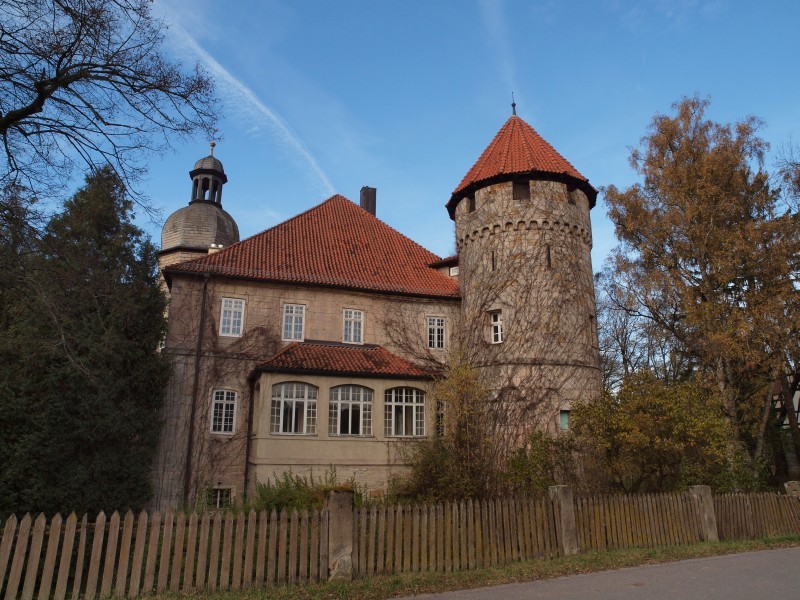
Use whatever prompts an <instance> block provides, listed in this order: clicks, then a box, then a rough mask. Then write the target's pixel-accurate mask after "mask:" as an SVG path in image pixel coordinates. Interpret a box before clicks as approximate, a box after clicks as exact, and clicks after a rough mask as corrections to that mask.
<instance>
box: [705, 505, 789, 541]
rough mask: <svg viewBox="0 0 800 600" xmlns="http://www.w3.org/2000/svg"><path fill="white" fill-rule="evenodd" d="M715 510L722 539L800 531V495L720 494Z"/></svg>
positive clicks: (758, 536)
mask: <svg viewBox="0 0 800 600" xmlns="http://www.w3.org/2000/svg"><path fill="white" fill-rule="evenodd" d="M714 512H715V514H716V516H717V530H718V531H719V539H721V540H742V539H756V538H760V537H765V536H777V535H789V534H797V533H800V498H799V497H797V496H784V495H781V494H720V495H717V496H714Z"/></svg>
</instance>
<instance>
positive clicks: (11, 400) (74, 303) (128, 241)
mask: <svg viewBox="0 0 800 600" xmlns="http://www.w3.org/2000/svg"><path fill="white" fill-rule="evenodd" d="M131 210H132V204H131V202H130V201H129V200H128V199H127V197H126V192H125V188H124V186H123V185H122V183H121V182H120V180H119V178H118V177H117V176H116V175H115V174H114V173H113V171H112V170H111V169H110V168H106V169H101V170H100V171H98V172H96V173H94V174H92V175H91V176H89V177H87V179H86V185H85V186H84V187H83V188H82V189H81V190H80V191H78V193H77V194H75V196H74V197H73V198H72V199H71V200H68V201H67V202H66V203H65V206H64V211H63V212H62V213H61V214H59V215H56V216H55V217H53V218H52V219H51V220H50V221H49V223H48V224H47V225H46V227H45V228H44V230H43V231H42V233H41V236H40V237H38V239H37V240H36V242H35V244H34V245H33V247H34V250H33V251H29V252H26V253H24V254H20V252H18V251H17V248H18V246H19V244H16V245H13V241H12V240H11V239H10V236H4V237H5V239H4V240H3V243H4V253H5V254H4V256H13V257H14V258H15V259H16V260H19V261H22V262H24V263H25V264H24V267H25V268H24V269H22V270H21V272H24V278H23V280H22V283H21V284H18V285H15V286H4V290H3V295H4V300H5V301H6V302H5V306H4V308H3V309H2V311H1V312H2V320H1V322H0V439H2V443H1V444H0V490H2V493H1V494H0V513H9V512H17V513H19V512H27V511H44V512H46V513H54V512H56V511H61V512H62V513H64V512H70V511H73V510H74V511H78V512H81V511H88V512H90V513H94V512H97V511H100V510H106V511H108V510H114V509H127V508H133V509H138V508H141V507H142V505H143V504H144V503H145V502H146V501H147V499H148V498H149V496H150V485H149V482H148V479H149V477H148V473H149V469H150V465H151V462H152V459H153V455H154V452H155V447H156V441H157V437H158V431H159V410H160V407H161V401H162V395H163V389H164V385H165V383H166V379H167V377H168V373H169V365H168V363H167V361H166V358H165V357H164V356H163V355H161V354H160V353H159V352H158V350H157V348H158V344H159V342H160V340H161V338H162V336H163V334H164V330H165V320H164V308H165V299H164V295H163V293H162V291H161V289H160V287H159V285H158V280H157V260H156V251H155V248H154V247H153V245H152V244H151V243H150V242H149V241H147V239H146V238H145V237H144V235H143V232H142V231H141V230H140V229H138V228H137V227H136V226H135V225H133V223H132V221H131V218H132V214H131ZM4 262H6V261H5V260H4Z"/></svg>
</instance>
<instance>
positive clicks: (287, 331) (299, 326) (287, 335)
mask: <svg viewBox="0 0 800 600" xmlns="http://www.w3.org/2000/svg"><path fill="white" fill-rule="evenodd" d="M305 316H306V307H305V306H304V305H302V304H284V305H283V339H284V340H287V341H288V340H297V341H299V342H302V341H303V327H304V325H305V323H304V321H305Z"/></svg>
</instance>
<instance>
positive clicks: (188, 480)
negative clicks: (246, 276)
mask: <svg viewBox="0 0 800 600" xmlns="http://www.w3.org/2000/svg"><path fill="white" fill-rule="evenodd" d="M210 278H211V273H203V298H202V300H201V301H200V331H199V332H198V334H197V348H196V349H195V353H194V381H193V383H192V406H191V409H190V412H189V441H188V443H187V444H186V468H185V469H184V471H183V503H184V504H185V505H187V506H188V504H189V488H190V486H191V484H192V453H193V451H194V422H195V419H196V417H197V388H198V386H199V385H200V355H201V353H202V351H203V334H204V333H205V325H206V297H207V295H208V280H209V279H210Z"/></svg>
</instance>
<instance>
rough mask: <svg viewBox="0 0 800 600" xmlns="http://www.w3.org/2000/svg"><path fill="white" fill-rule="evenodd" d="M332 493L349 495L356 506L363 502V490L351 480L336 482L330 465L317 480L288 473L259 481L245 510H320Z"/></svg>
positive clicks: (364, 496)
mask: <svg viewBox="0 0 800 600" xmlns="http://www.w3.org/2000/svg"><path fill="white" fill-rule="evenodd" d="M333 491H351V492H353V493H354V494H355V501H356V505H357V506H361V505H362V504H363V503H364V502H365V498H366V494H365V488H364V487H363V486H359V485H358V484H357V483H356V482H355V477H351V478H350V479H348V480H347V481H345V482H344V483H339V482H338V476H337V473H336V467H334V466H331V467H328V469H327V470H326V471H325V473H324V474H323V476H322V479H320V480H315V479H314V474H313V473H312V474H310V475H308V476H305V475H296V474H294V473H292V472H291V471H288V472H284V473H283V474H282V475H277V474H276V475H275V476H274V478H273V479H272V480H270V479H267V481H264V482H260V481H259V482H257V483H256V485H255V493H254V494H253V497H252V498H250V499H248V500H247V501H246V503H245V504H246V506H245V508H246V509H247V510H250V509H252V510H255V511H262V510H266V511H271V510H272V509H273V508H274V509H275V510H277V511H278V512H280V511H281V510H283V509H284V508H285V509H287V510H292V509H297V510H307V509H309V510H311V509H321V508H322V506H323V503H324V501H325V497H326V496H327V495H328V494H329V493H330V492H333Z"/></svg>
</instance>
